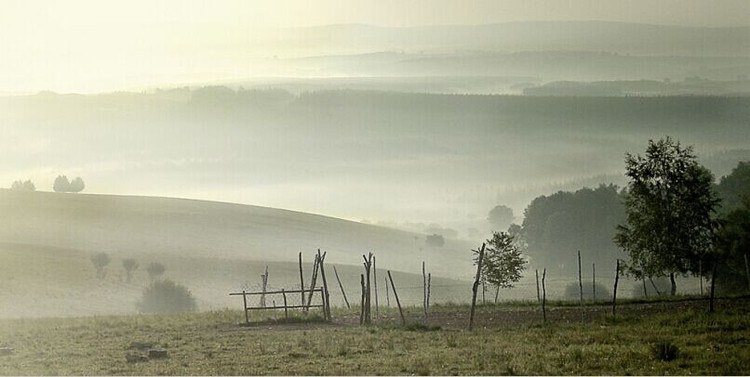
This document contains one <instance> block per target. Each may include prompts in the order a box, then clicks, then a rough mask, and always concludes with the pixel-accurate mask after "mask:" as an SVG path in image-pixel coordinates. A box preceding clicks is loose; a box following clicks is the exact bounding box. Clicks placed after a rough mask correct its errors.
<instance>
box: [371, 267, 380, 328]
mask: <svg viewBox="0 0 750 377" xmlns="http://www.w3.org/2000/svg"><path fill="white" fill-rule="evenodd" d="M372 282H373V284H375V317H377V318H380V305H379V304H378V267H377V265H376V264H375V256H374V255H373V256H372Z"/></svg>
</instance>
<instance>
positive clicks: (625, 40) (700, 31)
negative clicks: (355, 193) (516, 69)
mask: <svg viewBox="0 0 750 377" xmlns="http://www.w3.org/2000/svg"><path fill="white" fill-rule="evenodd" d="M260 42H263V43H266V44H267V45H265V46H266V47H268V48H272V46H273V45H282V46H291V47H296V48H297V49H298V50H302V51H304V52H308V53H313V52H315V51H316V50H319V49H322V48H325V49H326V50H327V51H341V52H356V51H359V52H367V51H369V52H372V51H379V50H411V51H419V50H427V51H452V50H456V49H460V50H478V49H480V50H492V51H510V52H513V51H525V50H593V51H612V52H619V53H625V54H642V55H689V56H740V55H744V56H748V55H749V54H750V28H747V27H729V28H707V27H686V26H668V25H648V24H637V23H624V22H604V21H532V22H509V23H501V24H486V25H447V26H446V25H443V26H422V27H378V26H371V25H357V24H348V25H328V26H314V27H303V28H288V29H281V30H279V31H278V32H277V33H275V34H274V38H273V39H272V40H269V41H260Z"/></svg>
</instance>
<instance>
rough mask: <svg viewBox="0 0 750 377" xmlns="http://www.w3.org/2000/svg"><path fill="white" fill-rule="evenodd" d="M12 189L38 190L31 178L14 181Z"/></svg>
mask: <svg viewBox="0 0 750 377" xmlns="http://www.w3.org/2000/svg"><path fill="white" fill-rule="evenodd" d="M10 189H11V190H14V191H36V186H34V183H33V182H31V180H25V181H14V182H13V184H12V185H11V186H10Z"/></svg>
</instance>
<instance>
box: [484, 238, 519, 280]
mask: <svg viewBox="0 0 750 377" xmlns="http://www.w3.org/2000/svg"><path fill="white" fill-rule="evenodd" d="M478 258H479V257H478V256H477V257H476V258H475V264H476V262H477V261H478ZM526 263H527V262H526V259H524V257H523V255H522V250H521V247H520V246H519V244H518V242H517V240H516V237H514V236H512V235H510V234H508V233H506V232H493V233H492V238H491V239H489V240H487V247H486V249H485V252H484V260H483V262H482V271H481V273H480V279H481V281H482V283H487V284H490V285H493V286H495V287H498V288H513V284H514V283H516V282H518V280H520V279H521V272H523V270H524V269H525V268H526Z"/></svg>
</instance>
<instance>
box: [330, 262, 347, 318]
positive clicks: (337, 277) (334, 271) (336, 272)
mask: <svg viewBox="0 0 750 377" xmlns="http://www.w3.org/2000/svg"><path fill="white" fill-rule="evenodd" d="M333 273H334V274H335V275H336V281H338V282H339V288H341V295H342V296H344V302H345V303H346V308H347V309H351V308H352V307H351V305H349V300H347V299H346V292H344V286H343V285H342V284H341V279H339V272H338V271H336V266H333Z"/></svg>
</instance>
